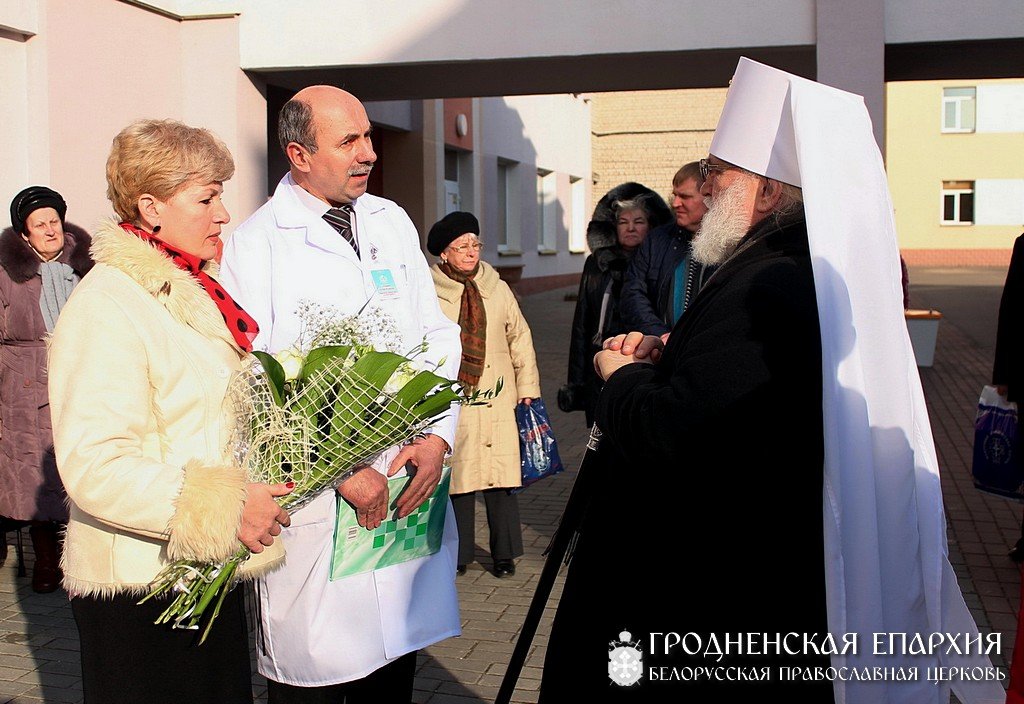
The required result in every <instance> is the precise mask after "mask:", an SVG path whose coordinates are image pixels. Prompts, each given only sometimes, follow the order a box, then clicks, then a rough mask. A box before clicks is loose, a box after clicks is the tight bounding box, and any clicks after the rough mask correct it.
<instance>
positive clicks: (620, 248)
mask: <svg viewBox="0 0 1024 704" xmlns="http://www.w3.org/2000/svg"><path fill="white" fill-rule="evenodd" d="M672 218H673V215H672V211H671V210H669V208H668V206H667V205H666V204H665V201H664V200H663V199H662V198H661V196H659V195H658V194H657V193H655V192H654V191H652V190H651V189H649V188H647V187H646V186H643V185H641V184H639V183H633V182H629V183H623V184H621V185H619V186H616V187H615V188H613V189H611V190H610V191H608V193H606V194H605V195H604V197H603V198H601V200H600V201H598V203H597V207H596V208H595V209H594V216H593V218H592V219H591V221H590V223H589V224H588V225H587V245H588V246H589V247H590V250H591V252H592V254H591V255H590V256H589V257H587V261H586V262H585V263H584V264H583V276H582V277H581V278H580V289H579V296H578V298H577V299H576V313H575V315H574V316H573V321H572V338H571V340H570V342H569V374H568V383H567V384H566V385H565V386H563V387H562V388H561V389H559V391H558V406H559V408H561V409H562V410H563V411H566V412H569V411H578V410H583V411H585V412H586V421H587V426H588V427H589V426H590V425H591V423H592V422H593V411H594V405H595V404H596V403H597V395H598V393H599V392H600V390H601V384H602V382H601V379H600V377H598V376H597V374H596V373H595V372H594V365H593V359H594V355H595V354H597V352H598V351H600V349H601V343H602V342H603V341H604V340H605V339H606V338H608V337H611V336H613V335H618V334H619V333H622V332H628V331H626V330H623V329H620V328H621V322H620V320H621V319H620V317H619V294H620V293H621V291H622V282H623V278H624V277H625V273H626V267H627V266H628V265H629V260H630V259H631V258H632V256H633V252H634V251H636V248H637V247H638V246H640V243H641V242H642V241H643V239H644V237H646V236H647V232H648V230H652V229H654V228H655V227H658V226H659V225H662V224H664V223H666V222H669V221H670V220H672Z"/></svg>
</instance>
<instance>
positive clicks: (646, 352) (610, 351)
mask: <svg viewBox="0 0 1024 704" xmlns="http://www.w3.org/2000/svg"><path fill="white" fill-rule="evenodd" d="M664 349H665V342H664V341H663V339H662V338H660V337H655V336H654V335H644V334H643V333H641V332H631V333H629V334H628V335H616V336H615V337H609V338H608V339H607V340H605V341H604V349H602V350H601V351H600V352H598V353H597V354H596V355H594V369H595V370H596V371H597V375H598V376H600V377H601V378H602V379H604V380H606V381H607V379H608V377H610V376H611V375H612V374H614V373H615V372H617V371H618V370H619V369H621V368H622V367H624V366H626V365H627V364H633V363H634V362H641V363H643V364H654V363H655V362H657V361H658V360H660V359H661V354H662V352H663V351H664Z"/></svg>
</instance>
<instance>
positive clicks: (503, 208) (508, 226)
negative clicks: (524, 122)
mask: <svg viewBox="0 0 1024 704" xmlns="http://www.w3.org/2000/svg"><path fill="white" fill-rule="evenodd" d="M516 166H517V164H516V162H514V161H505V160H504V159H498V183H497V188H496V189H495V190H496V195H497V197H498V201H497V204H496V210H497V212H496V215H497V218H496V221H497V223H496V224H497V232H496V233H495V236H496V237H497V239H498V253H499V254H520V253H521V247H522V245H521V244H520V242H519V190H518V188H517V186H518V181H517V180H516V179H517V178H518V176H517V171H516Z"/></svg>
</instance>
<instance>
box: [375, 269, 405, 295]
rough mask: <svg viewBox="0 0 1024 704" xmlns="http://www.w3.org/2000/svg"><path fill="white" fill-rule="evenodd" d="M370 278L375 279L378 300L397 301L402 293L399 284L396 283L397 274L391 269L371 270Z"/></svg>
mask: <svg viewBox="0 0 1024 704" xmlns="http://www.w3.org/2000/svg"><path fill="white" fill-rule="evenodd" d="M370 276H371V277H372V278H373V288H374V290H375V291H376V296H377V299H378V300H382V301H394V300H397V299H398V297H399V295H400V292H399V290H398V283H397V282H396V281H395V274H394V272H393V271H392V270H391V269H371V270H370Z"/></svg>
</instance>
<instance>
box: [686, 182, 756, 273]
mask: <svg viewBox="0 0 1024 704" xmlns="http://www.w3.org/2000/svg"><path fill="white" fill-rule="evenodd" d="M742 185H743V183H742V181H740V180H736V181H735V182H733V184H732V185H731V186H729V187H728V188H726V189H725V190H723V191H722V192H720V193H719V194H718V195H716V196H715V198H714V200H712V199H710V198H705V199H704V204H705V205H706V206H707V208H708V212H706V213H704V218H703V219H702V220H701V222H700V229H698V230H697V234H696V235H694V238H693V250H692V252H693V258H694V259H696V260H697V261H698V262H700V263H701V264H704V265H705V266H707V265H718V264H721V263H722V262H724V261H725V260H726V259H728V258H729V256H730V255H731V254H732V253H733V252H735V251H736V246H737V245H738V244H739V242H740V240H741V239H743V237H744V235H746V234H747V231H748V230H749V229H750V213H749V212H745V211H744V202H743V201H744V193H743V189H742V188H741V186H742Z"/></svg>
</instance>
